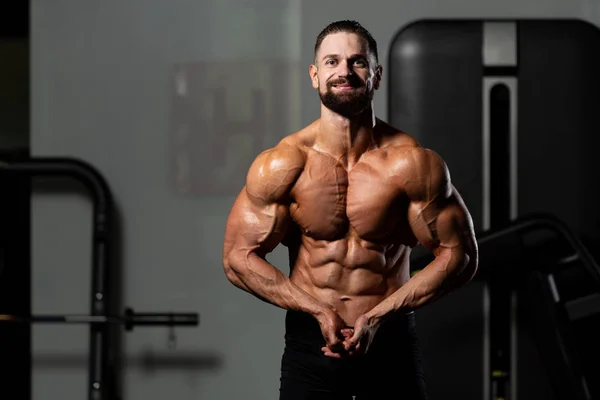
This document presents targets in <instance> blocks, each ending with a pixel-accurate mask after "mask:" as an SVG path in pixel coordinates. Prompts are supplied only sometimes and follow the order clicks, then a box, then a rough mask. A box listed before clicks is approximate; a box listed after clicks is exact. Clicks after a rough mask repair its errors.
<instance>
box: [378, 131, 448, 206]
mask: <svg viewBox="0 0 600 400" xmlns="http://www.w3.org/2000/svg"><path fill="white" fill-rule="evenodd" d="M388 159H389V160H390V162H391V164H390V168H391V171H390V175H391V176H392V177H393V178H394V180H395V182H396V183H397V184H398V185H400V186H401V188H402V189H403V191H404V192H406V193H407V194H408V195H409V197H411V198H413V199H418V198H424V197H429V196H437V195H442V196H447V195H449V194H450V191H451V180H450V172H449V170H448V167H447V165H446V162H445V161H444V160H443V158H442V157H441V156H440V154H439V153H437V152H436V151H434V150H432V149H428V148H426V147H422V146H421V145H419V144H418V143H417V142H416V141H415V140H414V139H412V140H405V141H404V143H397V144H395V145H393V146H390V148H389V150H388Z"/></svg>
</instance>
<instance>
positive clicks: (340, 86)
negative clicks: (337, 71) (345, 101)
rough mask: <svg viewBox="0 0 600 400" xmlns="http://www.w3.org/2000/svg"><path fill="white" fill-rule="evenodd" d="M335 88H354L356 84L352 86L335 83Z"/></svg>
mask: <svg viewBox="0 0 600 400" xmlns="http://www.w3.org/2000/svg"><path fill="white" fill-rule="evenodd" d="M333 87H334V88H337V89H342V90H352V89H354V86H350V85H333Z"/></svg>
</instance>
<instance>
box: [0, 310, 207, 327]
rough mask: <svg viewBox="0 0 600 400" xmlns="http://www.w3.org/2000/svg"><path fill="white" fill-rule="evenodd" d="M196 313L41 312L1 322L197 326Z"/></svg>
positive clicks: (6, 317) (5, 317)
mask: <svg viewBox="0 0 600 400" xmlns="http://www.w3.org/2000/svg"><path fill="white" fill-rule="evenodd" d="M198 320H199V318H198V314H196V313H131V314H125V315H124V316H105V315H82V314H64V315H53V314H41V315H32V316H18V315H9V314H0V323H22V324H39V323H47V324H115V325H126V326H128V327H134V326H197V325H198Z"/></svg>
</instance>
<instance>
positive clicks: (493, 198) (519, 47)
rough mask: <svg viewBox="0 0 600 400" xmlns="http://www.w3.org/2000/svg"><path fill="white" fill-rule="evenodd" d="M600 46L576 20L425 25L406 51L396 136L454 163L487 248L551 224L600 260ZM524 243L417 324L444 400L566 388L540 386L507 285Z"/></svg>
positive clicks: (396, 97) (524, 298)
mask: <svg viewBox="0 0 600 400" xmlns="http://www.w3.org/2000/svg"><path fill="white" fill-rule="evenodd" d="M599 46H600V31H599V30H598V29H597V28H596V27H595V26H593V25H591V24H589V23H586V22H584V21H580V20H566V19H565V20H477V19H469V20H456V19H453V20H441V19H440V20H421V21H416V22H414V23H412V24H410V25H408V26H406V27H404V28H402V29H401V30H400V31H399V32H398V34H397V35H396V37H395V38H394V39H393V42H392V45H391V47H390V55H389V66H388V71H389V76H390V79H389V91H388V96H389V101H388V106H389V110H388V116H389V119H390V123H391V124H392V125H394V126H396V127H397V128H400V129H402V130H405V131H407V132H408V133H410V134H412V135H414V136H415V137H416V139H417V140H418V141H419V142H420V143H421V144H422V145H423V146H425V147H428V148H432V149H434V150H435V151H437V152H438V153H440V154H441V156H442V157H443V158H444V160H445V161H446V163H447V164H448V166H449V169H450V172H451V174H452V178H453V182H454V184H455V186H456V187H457V188H458V190H459V191H460V192H461V194H462V196H463V198H464V200H465V202H466V204H467V206H468V207H469V210H470V211H471V213H472V215H473V219H474V223H475V228H476V230H477V232H478V237H481V236H482V235H483V236H485V235H486V234H487V232H488V231H490V230H494V229H500V228H502V227H505V226H507V225H508V224H510V223H511V221H515V220H516V219H517V218H519V217H522V216H525V215H529V214H532V213H546V214H549V215H554V216H555V217H556V218H558V219H559V220H560V221H563V222H564V223H565V224H566V225H567V226H569V228H570V229H572V230H573V232H575V233H576V235H577V236H578V237H580V238H581V239H582V241H585V242H586V245H587V246H588V248H590V249H592V250H593V251H595V254H594V256H595V257H598V256H599V253H598V251H597V250H596V249H597V248H600V246H599V245H600V238H599V237H598V234H597V223H596V221H598V220H600V207H598V204H600V195H599V194H598V193H595V191H593V190H590V187H591V186H592V185H594V182H598V181H600V169H598V168H593V167H591V160H594V159H595V158H597V155H596V154H595V151H596V150H595V149H597V148H599V147H600V136H598V135H596V134H595V132H598V131H600V120H599V119H598V117H597V110H598V109H600V99H599V98H598V96H597V94H598V93H599V91H600V74H598V71H600V51H598V49H599ZM515 240H516V238H515V237H514V236H512V235H508V236H497V237H495V239H494V242H495V248H496V254H494V257H493V258H491V259H490V260H493V261H494V265H495V266H496V267H495V268H488V271H489V273H488V274H486V275H485V277H486V279H476V280H475V281H473V282H472V283H471V284H470V285H468V287H466V288H465V289H464V290H462V291H460V292H457V293H456V294H455V296H451V297H449V298H446V299H442V300H441V301H440V302H439V303H438V304H434V305H433V306H432V307H428V308H427V309H424V310H422V311H420V312H419V313H417V320H418V328H417V329H418V330H419V333H420V335H421V338H422V340H421V341H422V343H423V358H424V365H425V369H426V371H429V375H428V381H429V382H430V385H429V386H430V388H431V389H430V396H431V399H432V400H436V399H438V398H439V399H441V398H448V396H450V397H456V398H461V399H477V400H481V399H482V398H483V399H484V400H489V399H496V398H500V397H504V398H509V399H510V400H516V399H517V398H518V397H521V396H522V397H523V398H526V399H527V400H532V399H536V398H540V399H542V398H543V399H547V398H552V397H553V396H554V394H553V393H552V392H551V390H550V387H551V386H552V384H553V383H554V382H550V381H549V379H548V377H547V376H542V375H539V376H538V375H537V374H536V371H537V370H538V369H539V370H542V368H535V367H538V366H539V367H541V363H540V362H538V361H535V358H536V356H535V355H534V352H533V351H532V350H531V349H532V347H535V343H533V341H534V340H533V339H532V338H531V337H530V332H531V331H530V329H529V327H528V325H527V324H528V323H529V322H530V321H528V320H522V318H523V315H524V314H523V313H524V312H525V311H524V308H527V307H526V306H528V303H529V300H530V296H529V293H528V292H527V291H524V292H523V291H522V290H521V289H520V288H518V287H515V286H514V285H512V281H513V280H514V277H513V276H511V275H510V274H509V273H508V272H507V271H513V272H514V268H513V267H514V266H513V265H509V264H510V263H515V258H514V257H512V258H506V257H505V256H504V254H505V253H512V251H513V250H512V248H513V247H515V248H521V247H520V245H519V243H518V241H517V242H515ZM550 247H551V246H550ZM547 250H548V249H546V250H545V251H547ZM420 255H421V254H419V253H418V252H414V259H418V258H419V256H420ZM516 259H518V257H517V258H516ZM490 260H487V261H486V262H491V261H490ZM499 260H507V263H509V264H506V265H501V264H500V263H499ZM520 265H522V264H520ZM482 268H484V269H485V268H487V267H486V265H482ZM518 273H519V274H522V273H523V271H518ZM482 276H484V275H483V274H482ZM542 277H543V275H542ZM532 279H533V278H532ZM541 279H545V278H541ZM534 281H535V279H533V280H532V281H531V282H530V283H531V284H532V285H533V284H534V283H533V282H534ZM525 286H526V285H525ZM534 286H535V285H534ZM542 286H545V284H544V285H542ZM576 289H577V288H576ZM540 291H541V292H545V291H546V289H543V290H542V289H540ZM544 304H546V303H544ZM550 314H552V315H554V314H553V313H550ZM550 314H549V315H550ZM549 318H550V317H549ZM549 318H547V319H546V320H547V321H549V320H550V319H549ZM556 321H558V319H556ZM557 323H558V322H557ZM450 326H453V328H450ZM548 326H551V324H550V325H548ZM526 327H527V329H526ZM449 329H451V331H452V335H451V336H452V337H453V338H461V337H468V338H469V340H461V341H458V342H452V341H450V339H448V341H447V342H446V341H445V339H443V338H440V334H439V332H441V331H443V330H449ZM556 329H559V328H558V327H556ZM449 360H450V361H449ZM532 365H534V366H535V367H532ZM588 383H589V382H588ZM437 388H439V389H437ZM436 390H440V392H436Z"/></svg>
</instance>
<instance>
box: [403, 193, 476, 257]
mask: <svg viewBox="0 0 600 400" xmlns="http://www.w3.org/2000/svg"><path fill="white" fill-rule="evenodd" d="M409 221H410V224H411V227H412V230H413V232H414V234H415V236H416V238H417V239H418V240H419V242H420V243H421V244H422V245H423V246H424V247H426V248H428V249H429V250H432V251H433V252H434V253H435V252H439V251H441V250H443V249H449V250H453V249H454V250H465V249H467V248H468V247H470V242H471V241H472V238H473V229H472V223H471V219H470V216H469V213H468V211H467V209H466V207H465V205H464V203H463V201H462V199H461V198H460V196H459V195H458V193H457V192H456V191H455V190H454V191H453V192H452V194H450V196H449V197H447V198H443V199H434V201H431V202H427V203H424V202H413V203H411V204H410V206H409Z"/></svg>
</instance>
